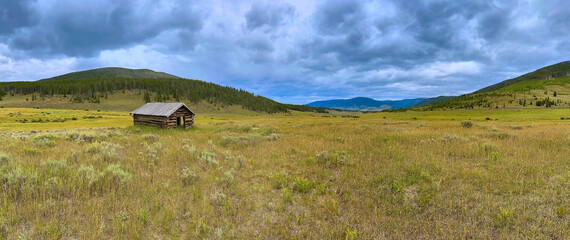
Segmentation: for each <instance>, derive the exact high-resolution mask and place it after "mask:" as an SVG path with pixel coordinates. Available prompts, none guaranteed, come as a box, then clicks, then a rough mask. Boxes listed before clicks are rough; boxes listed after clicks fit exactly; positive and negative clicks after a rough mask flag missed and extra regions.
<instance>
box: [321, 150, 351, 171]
mask: <svg viewBox="0 0 570 240" xmlns="http://www.w3.org/2000/svg"><path fill="white" fill-rule="evenodd" d="M315 158H316V159H317V161H318V162H320V163H323V164H324V165H325V166H327V167H338V166H343V165H345V164H347V161H348V156H347V154H346V151H336V152H334V153H331V152H328V151H322V152H319V153H317V155H316V157H315Z"/></svg>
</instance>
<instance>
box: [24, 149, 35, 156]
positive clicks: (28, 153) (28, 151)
mask: <svg viewBox="0 0 570 240" xmlns="http://www.w3.org/2000/svg"><path fill="white" fill-rule="evenodd" d="M37 153H38V149H35V148H24V154H26V155H29V156H31V155H36V154H37Z"/></svg>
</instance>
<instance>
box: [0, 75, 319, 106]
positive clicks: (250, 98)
mask: <svg viewBox="0 0 570 240" xmlns="http://www.w3.org/2000/svg"><path fill="white" fill-rule="evenodd" d="M140 71H145V72H146V71H149V70H133V71H132V73H133V74H132V75H128V74H124V73H125V71H119V72H117V71H116V68H110V70H109V72H105V71H102V70H101V69H96V70H92V72H89V71H88V72H78V73H77V75H75V76H76V77H74V74H75V73H72V74H66V75H62V76H60V77H55V78H51V79H46V80H40V81H35V82H2V83H0V91H3V92H6V93H7V94H10V95H27V94H32V97H31V99H29V100H31V101H35V100H38V99H45V98H50V97H65V98H69V99H70V101H72V102H76V103H82V102H90V103H99V102H101V100H102V99H105V98H107V96H108V95H109V94H113V93H117V92H125V91H137V92H138V93H139V94H140V95H141V98H143V99H144V100H145V102H163V101H189V102H193V103H198V102H200V101H207V102H209V103H211V104H216V105H220V106H232V105H240V106H242V107H243V108H245V109H248V110H252V111H259V112H267V113H277V112H286V111H287V110H288V109H293V110H300V111H324V110H322V109H319V108H313V107H307V106H297V105H287V104H282V103H278V102H275V101H273V100H271V99H268V98H265V97H262V96H257V95H254V94H253V93H250V92H247V91H244V90H241V89H235V88H232V87H224V86H220V85H217V84H214V83H209V82H204V81H199V80H191V79H183V78H178V77H175V76H173V77H168V78H154V76H157V75H156V74H157V73H156V72H154V73H155V74H151V76H152V77H147V76H148V75H149V73H148V72H146V73H144V74H141V72H140ZM127 73H128V72H127ZM113 74H118V75H119V77H116V76H115V77H110V76H112V75H113ZM102 76H104V77H102ZM133 76H134V77H133ZM0 96H1V95H0Z"/></svg>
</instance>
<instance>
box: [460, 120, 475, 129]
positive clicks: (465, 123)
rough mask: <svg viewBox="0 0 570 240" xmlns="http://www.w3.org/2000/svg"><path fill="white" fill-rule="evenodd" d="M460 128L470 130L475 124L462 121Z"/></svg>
mask: <svg viewBox="0 0 570 240" xmlns="http://www.w3.org/2000/svg"><path fill="white" fill-rule="evenodd" d="M460 126H461V127H462V128H470V127H472V126H473V123H472V122H471V121H461V124H460Z"/></svg>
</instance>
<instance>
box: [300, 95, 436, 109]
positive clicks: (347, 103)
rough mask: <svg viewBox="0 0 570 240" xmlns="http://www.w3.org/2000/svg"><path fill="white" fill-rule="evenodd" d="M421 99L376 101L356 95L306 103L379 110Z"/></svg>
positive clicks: (405, 105) (413, 102)
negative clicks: (349, 97)
mask: <svg viewBox="0 0 570 240" xmlns="http://www.w3.org/2000/svg"><path fill="white" fill-rule="evenodd" d="M423 100H425V98H414V99H404V100H385V101H378V100H374V99H372V98H365V97H356V98H351V99H332V100H324V101H315V102H311V103H308V104H307V106H312V107H324V108H333V109H341V110H364V111H381V110H384V109H399V108H406V107H408V106H410V105H413V104H415V103H418V102H421V101H423Z"/></svg>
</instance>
